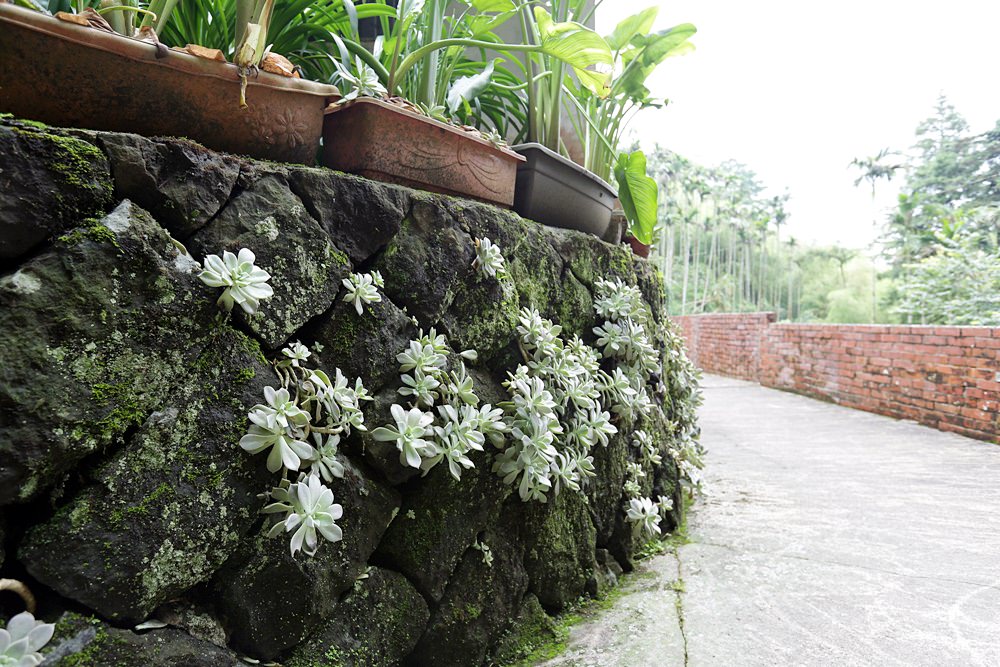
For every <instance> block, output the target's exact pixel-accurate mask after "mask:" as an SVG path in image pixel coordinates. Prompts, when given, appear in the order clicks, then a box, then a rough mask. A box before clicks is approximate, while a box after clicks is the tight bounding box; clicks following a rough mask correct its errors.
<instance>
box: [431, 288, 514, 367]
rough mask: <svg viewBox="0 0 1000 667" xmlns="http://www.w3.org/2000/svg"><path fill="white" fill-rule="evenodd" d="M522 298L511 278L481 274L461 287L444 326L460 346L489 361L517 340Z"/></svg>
mask: <svg viewBox="0 0 1000 667" xmlns="http://www.w3.org/2000/svg"><path fill="white" fill-rule="evenodd" d="M519 310H520V308H519V302H518V296H517V291H516V290H515V289H514V286H513V285H512V284H511V283H510V282H509V281H507V280H504V279H498V278H495V277H494V278H490V277H487V276H485V275H482V274H477V275H476V276H474V277H470V279H469V280H468V281H467V282H466V283H465V284H463V285H461V286H460V287H459V288H458V292H457V294H456V295H455V299H454V301H453V302H452V304H451V306H450V307H449V308H448V310H447V311H446V312H445V313H444V316H443V317H442V319H441V329H442V331H443V332H444V333H445V334H446V335H447V336H448V341H449V342H450V343H451V345H452V346H454V347H455V348H457V349H459V350H466V349H474V350H476V351H477V352H478V353H479V357H480V359H482V360H483V361H484V362H488V361H490V360H492V359H494V358H496V357H497V356H498V355H499V354H500V353H501V351H503V350H505V349H506V348H508V347H509V346H511V345H513V344H515V342H516V340H517V324H518V311H519Z"/></svg>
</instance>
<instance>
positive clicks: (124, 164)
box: [95, 132, 240, 240]
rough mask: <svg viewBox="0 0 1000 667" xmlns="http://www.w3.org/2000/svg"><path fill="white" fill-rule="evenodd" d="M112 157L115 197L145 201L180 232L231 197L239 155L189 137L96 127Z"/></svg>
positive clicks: (174, 232)
mask: <svg viewBox="0 0 1000 667" xmlns="http://www.w3.org/2000/svg"><path fill="white" fill-rule="evenodd" d="M95 136H96V139H97V141H98V142H99V143H100V145H101V147H102V148H103V149H104V152H105V153H106V154H107V156H108V160H109V161H110V162H111V171H112V173H113V174H114V183H115V197H117V198H118V199H131V200H132V201H134V202H135V203H136V204H138V205H139V206H142V207H143V208H145V209H146V210H147V211H149V212H150V213H152V214H153V216H154V217H155V218H156V219H157V221H159V223H160V224H162V225H163V226H164V227H166V228H167V230H168V231H169V232H170V233H171V234H172V235H173V236H174V237H175V238H178V239H181V240H184V239H186V238H187V237H189V236H190V235H191V234H193V233H194V232H196V231H198V230H199V229H200V228H201V227H203V226H204V225H205V223H207V222H208V221H209V220H211V219H212V218H214V217H215V215H216V214H217V213H218V212H219V210H220V209H221V208H222V207H223V206H224V205H225V203H226V202H227V201H228V200H229V197H230V195H231V194H232V193H233V188H234V187H235V186H236V179H237V177H238V176H239V174H240V162H239V159H238V158H235V157H232V156H230V155H225V154H223V153H215V152H213V151H210V150H208V149H206V148H205V147H204V146H201V145H200V144H197V143H195V142H193V141H186V140H184V139H147V138H145V137H140V136H138V135H135V134H116V133H112V132H98V133H95Z"/></svg>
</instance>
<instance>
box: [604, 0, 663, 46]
mask: <svg viewBox="0 0 1000 667" xmlns="http://www.w3.org/2000/svg"><path fill="white" fill-rule="evenodd" d="M659 13H660V8H659V7H650V8H648V9H644V10H642V11H641V12H639V13H638V14H633V15H632V16H629V17H628V18H627V19H625V20H624V21H622V22H621V23H619V24H618V25H616V26H615V29H614V32H612V33H611V34H610V35H608V36H607V38H606V39H607V42H608V46H610V47H611V50H612V51H619V50H621V49H622V48H623V47H625V46H626V45H627V44H628V43H629V42H631V41H632V39H633V38H634V37H636V36H639V35H645V34H647V33H648V32H649V31H650V30H652V29H653V21H655V20H656V15H657V14H659Z"/></svg>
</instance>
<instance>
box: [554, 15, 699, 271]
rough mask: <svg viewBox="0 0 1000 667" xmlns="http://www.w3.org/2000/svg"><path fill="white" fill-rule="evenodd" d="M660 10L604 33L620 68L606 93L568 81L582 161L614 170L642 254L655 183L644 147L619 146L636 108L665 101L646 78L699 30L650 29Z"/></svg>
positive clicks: (653, 214)
mask: <svg viewBox="0 0 1000 667" xmlns="http://www.w3.org/2000/svg"><path fill="white" fill-rule="evenodd" d="M658 12H659V8H658V7H650V8H649V9H646V10H644V11H641V12H639V13H637V14H634V15H632V16H630V17H628V18H626V19H624V20H623V21H622V22H621V23H619V24H618V25H617V26H616V27H615V29H614V31H613V32H612V33H611V34H610V35H608V36H607V37H606V38H605V40H606V41H607V44H608V46H609V47H610V48H611V50H612V56H613V61H614V70H615V72H616V76H615V77H614V79H613V80H612V82H611V85H610V88H609V89H608V90H607V91H606V92H605V94H601V95H597V94H594V92H593V91H592V90H591V89H590V88H588V87H587V86H584V85H580V84H578V83H576V82H574V81H573V80H571V79H567V80H566V82H565V86H566V91H567V95H566V99H567V100H568V102H569V107H570V114H569V116H570V120H571V124H572V126H573V130H574V132H575V134H576V137H577V140H578V141H579V144H580V146H581V147H582V149H583V164H584V166H585V167H587V169H589V170H590V171H592V172H594V173H595V174H597V175H598V176H600V177H602V178H605V179H607V178H609V177H610V176H611V175H612V174H613V175H614V177H615V181H616V182H617V184H618V189H619V197H620V204H621V207H622V209H623V211H624V214H625V217H626V218H627V220H628V225H629V226H628V235H627V239H628V242H629V244H630V245H631V246H632V249H633V251H634V252H635V253H636V254H637V255H640V256H642V257H646V256H648V255H649V249H650V244H651V243H652V238H653V231H654V228H655V226H656V218H657V213H658V204H657V187H656V182H655V181H654V180H653V179H652V178H650V177H649V176H647V174H646V158H645V156H644V155H643V154H642V153H641V152H640V151H635V152H633V153H630V154H626V153H618V150H617V147H618V146H620V145H621V143H622V140H623V138H624V134H625V130H626V129H627V127H628V123H629V122H630V121H631V119H632V118H634V116H635V114H636V113H638V112H639V111H641V110H642V109H647V108H661V107H663V106H664V105H665V104H666V102H665V100H659V99H656V98H653V97H652V95H651V93H650V91H649V89H648V88H646V85H645V83H646V80H647V78H648V77H649V75H650V74H652V73H653V72H654V71H655V70H656V69H657V67H659V66H660V64H662V63H663V62H664V61H665V60H666V59H667V58H669V57H671V56H677V55H683V54H685V53H689V52H690V51H692V50H693V49H694V46H693V45H692V44H691V42H690V41H688V40H689V39H690V38H691V36H692V35H694V34H695V32H696V28H695V27H694V26H693V25H692V24H690V23H683V24H680V25H677V26H674V27H672V28H669V29H667V30H662V31H659V32H652V27H653V22H654V21H655V20H656V17H657V14H658Z"/></svg>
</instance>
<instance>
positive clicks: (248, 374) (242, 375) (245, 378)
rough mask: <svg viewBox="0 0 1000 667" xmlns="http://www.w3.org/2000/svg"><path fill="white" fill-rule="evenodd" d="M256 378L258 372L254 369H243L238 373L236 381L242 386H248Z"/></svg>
mask: <svg viewBox="0 0 1000 667" xmlns="http://www.w3.org/2000/svg"><path fill="white" fill-rule="evenodd" d="M255 377H257V371H255V370H254V369H253V368H241V369H240V370H238V371H237V372H236V381H237V382H239V383H241V384H246V383H247V382H249V381H250V380H252V379H254V378H255Z"/></svg>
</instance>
